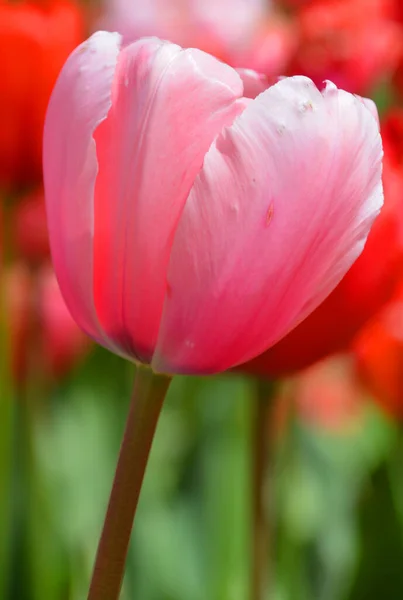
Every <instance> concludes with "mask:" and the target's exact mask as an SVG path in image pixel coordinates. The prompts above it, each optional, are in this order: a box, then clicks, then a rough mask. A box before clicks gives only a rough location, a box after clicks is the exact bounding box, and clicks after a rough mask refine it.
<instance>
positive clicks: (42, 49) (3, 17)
mask: <svg viewBox="0 0 403 600" xmlns="http://www.w3.org/2000/svg"><path fill="white" fill-rule="evenodd" d="M82 39H83V22H82V15H81V11H80V10H79V8H78V7H77V5H76V4H75V3H74V2H71V1H69V0H56V1H54V2H52V3H49V5H45V4H43V5H39V4H35V3H33V2H29V1H24V2H3V1H1V2H0V56H1V60H0V81H1V94H0V188H2V187H3V188H6V189H13V188H15V187H18V186H24V185H29V184H31V183H35V182H39V181H40V179H41V174H42V173H41V159H42V130H43V122H44V118H45V112H46V106H47V103H48V101H49V96H50V93H51V91H52V88H53V86H54V84H55V81H56V78H57V76H58V74H59V71H60V69H61V67H62V66H63V63H64V61H65V60H66V58H67V56H68V54H69V53H70V52H71V51H72V50H73V49H74V48H75V46H76V45H77V44H78V43H80V42H81V41H82Z"/></svg>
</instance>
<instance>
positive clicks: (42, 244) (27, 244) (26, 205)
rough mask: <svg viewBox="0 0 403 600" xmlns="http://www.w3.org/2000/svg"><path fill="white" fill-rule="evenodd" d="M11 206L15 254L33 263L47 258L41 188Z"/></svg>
mask: <svg viewBox="0 0 403 600" xmlns="http://www.w3.org/2000/svg"><path fill="white" fill-rule="evenodd" d="M13 208H14V219H13V243H14V251H15V252H16V254H17V256H18V257H19V258H24V259H25V260H26V261H27V262H29V263H31V264H35V265H36V264H39V263H41V262H42V261H46V260H48V259H49V254H50V249H49V237H48V227H47V223H46V210H45V197H44V193H43V190H42V189H39V190H37V191H35V192H33V193H31V194H27V195H25V196H24V197H22V198H20V199H19V201H18V203H16V204H15V205H14V207H13Z"/></svg>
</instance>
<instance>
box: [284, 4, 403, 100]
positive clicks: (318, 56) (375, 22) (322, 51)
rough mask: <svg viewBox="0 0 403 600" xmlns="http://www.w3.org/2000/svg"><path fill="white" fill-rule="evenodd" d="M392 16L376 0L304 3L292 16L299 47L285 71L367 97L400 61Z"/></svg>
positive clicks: (401, 46)
mask: <svg viewBox="0 0 403 600" xmlns="http://www.w3.org/2000/svg"><path fill="white" fill-rule="evenodd" d="M393 17H394V14H393V10H391V7H390V5H389V3H385V2H384V1H382V0H320V1H319V0H318V1H316V2H313V3H312V2H311V3H307V4H304V5H303V6H302V7H301V9H300V11H299V12H298V14H297V16H296V18H297V24H298V28H299V33H300V44H299V48H298V50H297V52H296V56H295V59H294V61H293V64H292V66H291V72H292V73H303V74H306V75H308V76H309V77H311V78H312V79H313V80H314V81H315V82H317V83H321V82H322V81H323V80H325V79H330V80H331V81H333V82H334V83H335V84H336V85H338V86H340V87H342V88H344V89H347V90H349V91H351V92H356V93H368V90H370V89H371V88H372V87H373V86H375V85H376V84H378V83H379V82H380V81H381V80H383V79H384V78H385V77H386V76H387V75H388V73H389V74H391V73H392V72H393V71H394V69H395V68H396V66H397V64H398V62H399V60H400V59H401V57H402V53H403V44H402V32H401V28H400V25H399V24H398V23H397V22H396V21H395V20H394V18H393Z"/></svg>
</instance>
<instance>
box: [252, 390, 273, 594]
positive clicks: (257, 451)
mask: <svg viewBox="0 0 403 600" xmlns="http://www.w3.org/2000/svg"><path fill="white" fill-rule="evenodd" d="M273 390H274V388H273V385H272V383H271V382H268V381H265V380H263V379H257V380H256V392H255V398H256V402H255V410H254V416H253V431H252V463H253V467H252V573H251V586H250V600H263V598H264V597H265V595H266V593H267V588H268V582H269V540H270V527H269V525H270V524H269V520H268V515H267V485H266V484H267V479H268V478H267V475H268V470H269V454H270V416H271V409H272V404H273V402H272V400H273V398H272V396H273Z"/></svg>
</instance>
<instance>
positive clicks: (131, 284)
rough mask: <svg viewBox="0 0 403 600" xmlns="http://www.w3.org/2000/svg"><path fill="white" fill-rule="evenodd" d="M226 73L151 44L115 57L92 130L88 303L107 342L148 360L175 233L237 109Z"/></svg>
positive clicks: (186, 53) (230, 74) (196, 55)
mask: <svg viewBox="0 0 403 600" xmlns="http://www.w3.org/2000/svg"><path fill="white" fill-rule="evenodd" d="M242 94H243V84H242V81H241V79H240V77H239V76H238V74H237V73H236V71H234V70H233V69H231V68H230V67H228V66H227V65H225V64H223V63H221V62H219V61H218V60H216V59H215V58H213V57H212V56H210V55H208V54H205V53H204V52H201V51H200V50H194V49H189V50H182V49H181V48H180V47H179V46H176V45H174V44H169V43H166V42H161V41H160V40H157V39H156V38H147V39H144V40H139V41H138V42H135V43H133V44H131V45H130V46H127V47H126V48H124V49H123V50H122V52H121V54H120V56H119V59H118V65H117V69H116V75H115V81H114V83H113V93H112V107H111V109H110V111H109V114H108V117H107V118H106V120H104V121H103V122H102V123H101V125H100V126H99V128H98V129H97V131H96V132H95V140H96V147H97V156H98V161H99V173H98V176H97V181H96V187H95V240H94V241H95V246H94V252H95V263H94V273H95V277H94V290H95V305H96V309H97V314H98V316H99V320H100V322H101V323H102V326H103V329H104V330H105V331H107V333H108V336H109V337H111V338H112V339H113V340H115V342H116V344H118V345H119V346H121V347H123V348H124V351H125V352H126V353H128V354H130V355H134V356H137V358H139V359H140V360H142V361H145V362H148V361H149V360H151V357H152V354H153V351H154V346H155V343H156V340H157V336H158V329H159V322H160V318H161V313H162V308H163V303H164V297H165V293H166V285H167V284H166V274H167V269H168V263H169V256H170V251H171V245H172V240H173V236H174V231H175V229H176V226H177V223H178V220H179V218H180V215H181V213H182V210H183V207H184V205H185V203H186V200H187V198H188V195H189V193H190V190H191V188H192V186H193V183H194V180H195V178H196V176H197V174H198V172H199V171H200V169H201V167H202V165H203V160H204V156H205V154H206V152H207V150H208V149H209V147H210V145H211V144H212V142H213V140H214V138H215V137H216V136H217V134H218V133H219V132H220V131H221V130H222V128H223V127H224V126H226V125H229V124H231V123H232V122H233V120H234V119H235V117H236V116H237V115H239V114H240V112H241V111H242V110H243V103H242V102H241V101H240V100H239V99H240V98H241V97H242Z"/></svg>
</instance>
